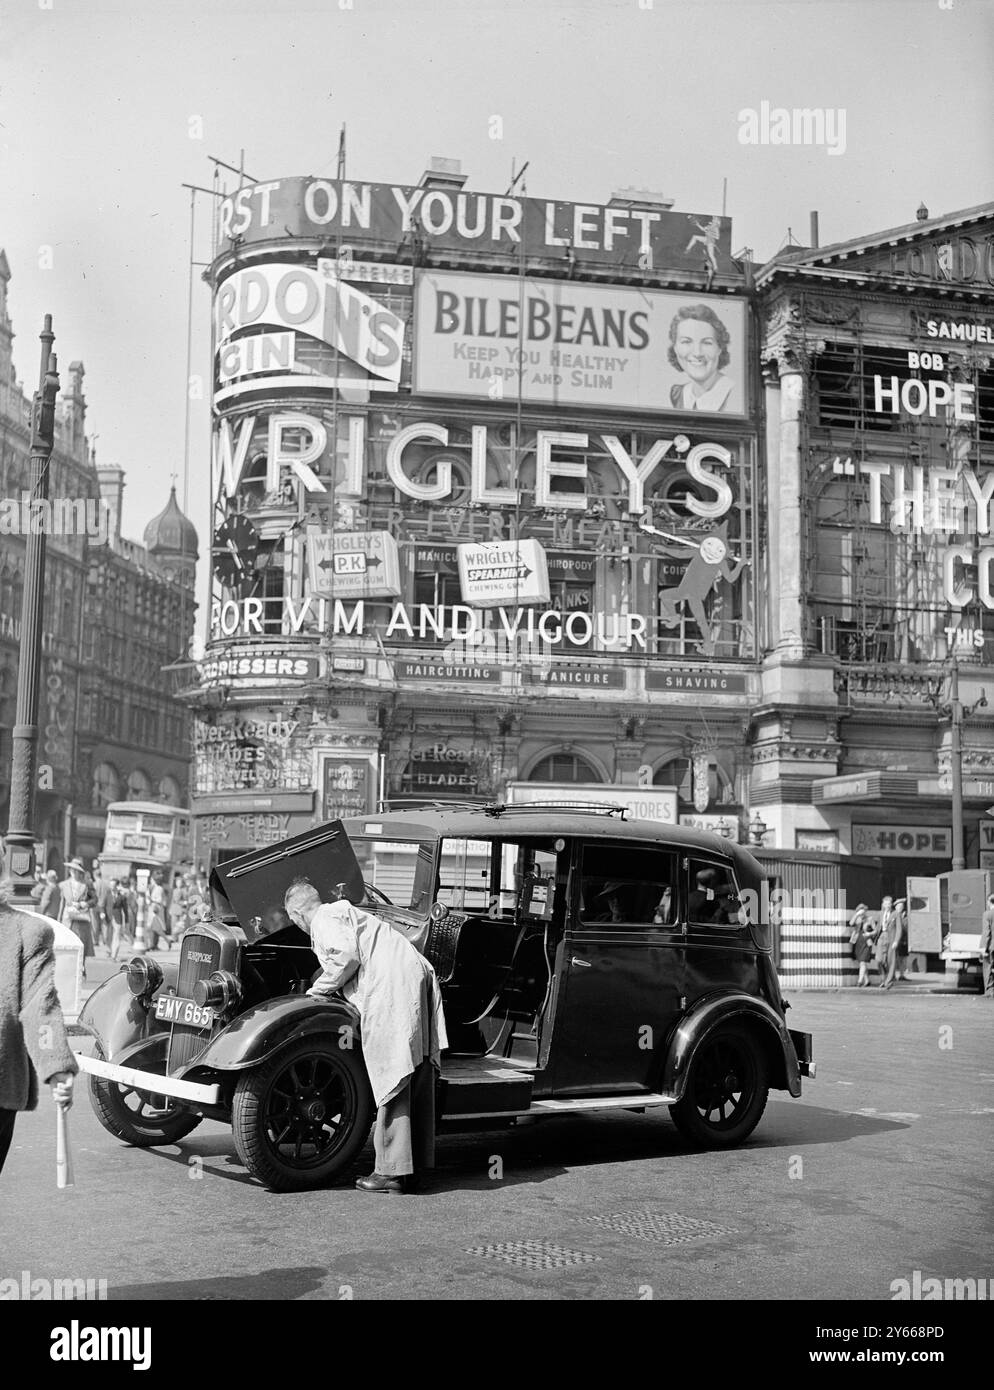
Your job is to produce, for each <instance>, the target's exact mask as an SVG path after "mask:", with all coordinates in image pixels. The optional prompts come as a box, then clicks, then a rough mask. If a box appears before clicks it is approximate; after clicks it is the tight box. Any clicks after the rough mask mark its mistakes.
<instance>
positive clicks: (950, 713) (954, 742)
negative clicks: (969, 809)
mask: <svg viewBox="0 0 994 1390" xmlns="http://www.w3.org/2000/svg"><path fill="white" fill-rule="evenodd" d="M986 704H987V692H986V691H984V690H981V692H980V698H979V699H978V700H975V701H974V702H973V704H972V705H970V707H969V708H968V709H966V710H964V708H963V705H962V702H961V701H960V697H959V662H958V661H957V659H956V657H955V655H954V656H953V658H952V662H951V667H950V674H949V703H948V704H946V705H942V706H941V708H940V711H939V712H940V714H942V715H944V716H945V717H946V718H947V719H948V720H949V764H950V766H949V772H950V785H951V789H952V800H953V868H954V869H965V868H966V856H965V854H964V851H963V716H964V715H970V714H972V713H973V712H974V710H976V709H980V708H981V707H983V706H986Z"/></svg>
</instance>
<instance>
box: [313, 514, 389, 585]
mask: <svg viewBox="0 0 994 1390" xmlns="http://www.w3.org/2000/svg"><path fill="white" fill-rule="evenodd" d="M307 564H308V577H309V579H310V586H311V592H312V593H315V594H328V595H330V596H332V597H334V598H340V599H341V598H399V597H400V558H399V554H398V551H397V542H396V541H395V540H394V538H393V536H391V535H390V534H389V532H387V531H321V530H318V529H317V528H315V527H309V528H308V531H307Z"/></svg>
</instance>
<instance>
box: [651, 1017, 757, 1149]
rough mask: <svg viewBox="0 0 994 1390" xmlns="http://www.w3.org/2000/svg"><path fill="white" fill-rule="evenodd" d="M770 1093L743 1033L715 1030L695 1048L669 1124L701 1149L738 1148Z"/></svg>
mask: <svg viewBox="0 0 994 1390" xmlns="http://www.w3.org/2000/svg"><path fill="white" fill-rule="evenodd" d="M769 1094H770V1086H769V1078H768V1073H767V1066H766V1058H765V1056H764V1055H763V1051H762V1049H761V1047H760V1045H759V1044H758V1042H757V1041H756V1040H755V1038H754V1037H753V1036H752V1034H751V1033H749V1032H748V1031H747V1030H746V1029H745V1028H740V1027H734V1026H727V1027H724V1028H718V1029H716V1030H715V1031H714V1032H713V1033H712V1034H711V1035H710V1036H709V1037H707V1038H705V1040H704V1042H702V1043H701V1045H700V1046H699V1047H698V1049H697V1051H696V1053H695V1054H694V1058H693V1061H692V1062H691V1064H690V1075H689V1076H688V1078H687V1089H686V1091H685V1092H684V1095H683V1099H682V1100H679V1101H677V1103H676V1104H675V1105H671V1106H670V1114H671V1116H672V1117H673V1122H674V1124H675V1125H676V1126H677V1128H678V1129H679V1130H680V1132H681V1133H682V1134H684V1135H685V1136H686V1137H687V1138H688V1139H690V1140H692V1141H693V1142H694V1143H695V1144H698V1145H700V1146H701V1147H704V1148H724V1147H730V1146H731V1145H733V1144H739V1143H741V1142H742V1140H743V1139H745V1138H746V1137H747V1136H748V1135H750V1134H751V1133H752V1131H753V1130H754V1129H755V1128H756V1126H757V1125H758V1124H759V1121H760V1119H761V1118H762V1114H763V1111H764V1110H765V1109H766V1101H767V1098H768V1096H769Z"/></svg>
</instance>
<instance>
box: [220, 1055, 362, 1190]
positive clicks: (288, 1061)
mask: <svg viewBox="0 0 994 1390" xmlns="http://www.w3.org/2000/svg"><path fill="white" fill-rule="evenodd" d="M374 1110H375V1107H374V1105H373V1095H372V1092H371V1091H370V1088H369V1078H368V1077H367V1075H366V1068H365V1066H364V1064H363V1061H362V1058H361V1056H360V1055H359V1053H358V1051H356V1050H354V1049H352V1048H347V1047H340V1046H339V1045H338V1039H337V1038H327V1039H326V1038H314V1037H311V1038H301V1039H300V1040H299V1041H298V1042H296V1043H293V1044H291V1045H290V1046H289V1047H287V1048H285V1049H284V1050H283V1051H282V1052H279V1053H277V1055H276V1056H275V1057H272V1058H270V1060H269V1061H268V1062H265V1063H264V1064H263V1065H262V1066H260V1067H259V1068H258V1069H257V1070H255V1071H253V1072H250V1073H248V1074H246V1075H244V1076H242V1077H241V1079H240V1080H239V1082H238V1085H237V1086H236V1088H235V1095H234V1101H233V1104H232V1111H231V1125H232V1130H233V1133H234V1137H235V1148H236V1149H237V1150H238V1156H239V1158H240V1159H241V1161H242V1162H243V1163H244V1164H245V1167H246V1168H247V1169H248V1170H249V1172H250V1173H251V1174H252V1176H253V1177H255V1178H258V1180H259V1181H260V1182H261V1183H264V1184H265V1185H266V1187H268V1188H270V1189H271V1190H272V1191H274V1192H293V1191H300V1190H302V1189H305V1188H311V1187H320V1186H321V1185H322V1184H323V1183H326V1182H327V1181H328V1180H329V1179H330V1178H333V1177H335V1176H336V1174H338V1173H340V1172H341V1171H342V1170H343V1169H345V1168H347V1167H348V1166H349V1165H350V1164H351V1163H352V1162H354V1160H355V1159H356V1158H357V1157H358V1155H359V1153H360V1151H361V1150H362V1147H363V1145H364V1144H365V1142H366V1139H367V1138H368V1136H369V1130H370V1127H371V1125H372V1123H373V1115H374Z"/></svg>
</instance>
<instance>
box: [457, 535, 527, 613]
mask: <svg viewBox="0 0 994 1390" xmlns="http://www.w3.org/2000/svg"><path fill="white" fill-rule="evenodd" d="M456 549H457V554H458V559H459V585H460V588H461V589H462V596H463V601H464V602H465V603H469V604H472V605H473V607H474V608H499V607H500V606H501V604H504V603H548V602H549V571H548V566H547V564H546V558H545V551H544V550H543V549H542V547H541V546H540V545H539V543H538V541H535V540H527V541H480V542H477V543H476V544H473V545H460V546H457V547H456Z"/></svg>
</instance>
